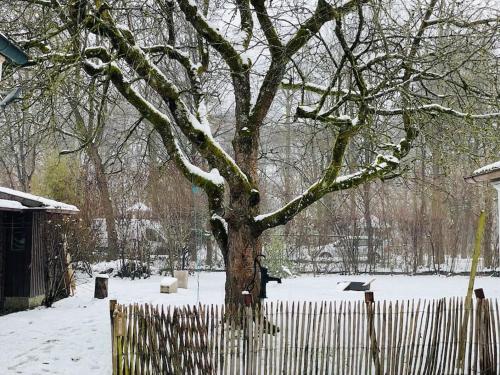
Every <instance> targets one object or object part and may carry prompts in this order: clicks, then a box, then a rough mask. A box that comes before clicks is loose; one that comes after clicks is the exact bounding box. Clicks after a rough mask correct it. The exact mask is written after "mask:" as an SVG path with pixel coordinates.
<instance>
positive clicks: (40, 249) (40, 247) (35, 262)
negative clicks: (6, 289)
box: [30, 212, 47, 297]
mask: <svg viewBox="0 0 500 375" xmlns="http://www.w3.org/2000/svg"><path fill="white" fill-rule="evenodd" d="M45 220H47V214H46V213H45V212H33V225H32V229H31V233H32V234H31V237H32V242H31V267H30V270H31V277H30V297H36V296H40V295H43V294H45V267H46V257H47V252H46V251H45V248H44V230H43V228H44V222H45Z"/></svg>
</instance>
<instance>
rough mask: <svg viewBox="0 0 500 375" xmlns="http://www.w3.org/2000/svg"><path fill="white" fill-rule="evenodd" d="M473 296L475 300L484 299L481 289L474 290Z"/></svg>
mask: <svg viewBox="0 0 500 375" xmlns="http://www.w3.org/2000/svg"><path fill="white" fill-rule="evenodd" d="M474 295H475V296H476V298H477V299H480V300H483V299H484V298H485V297H484V290H483V288H478V289H474Z"/></svg>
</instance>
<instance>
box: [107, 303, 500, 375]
mask: <svg viewBox="0 0 500 375" xmlns="http://www.w3.org/2000/svg"><path fill="white" fill-rule="evenodd" d="M110 308H111V310H110V312H111V328H112V342H113V347H112V349H113V374H120V375H121V374H131V375H133V374H231V375H233V374H251V375H253V374H265V375H268V374H269V375H271V374H297V375H299V374H300V375H302V374H346V375H350V374H352V375H355V374H356V375H357V374H377V375H378V374H411V375H413V374H500V363H499V345H498V341H499V336H500V324H499V319H500V315H499V306H498V302H497V301H496V300H488V299H477V300H476V302H475V303H474V304H473V307H472V308H471V310H470V311H469V312H468V313H466V311H465V305H464V300H463V299H459V298H454V299H453V298H452V299H439V300H418V301H413V300H410V301H403V302H401V301H396V302H384V301H382V302H364V301H356V302H348V301H342V302H312V303H310V302H299V303H289V302H279V303H276V302H274V303H273V302H270V303H264V304H263V305H262V306H261V307H260V308H259V309H255V310H253V309H252V308H248V307H247V308H240V309H235V308H233V309H230V310H229V309H228V308H227V307H226V308H225V307H223V306H216V305H199V306H195V307H192V306H186V307H157V306H156V307H155V306H151V305H140V306H139V305H120V304H115V303H112V304H111V306H110ZM228 311H231V314H228ZM467 316H468V317H467ZM464 317H467V318H466V322H467V324H466V326H464V327H463V328H461V326H463V323H462V322H463V321H464ZM461 332H463V333H464V336H463V340H465V341H462V342H463V344H464V345H465V346H464V349H465V350H464V351H463V353H464V356H463V361H459V356H460V354H459V353H460V349H459V347H460V343H461V338H460V335H461ZM459 363H460V365H459Z"/></svg>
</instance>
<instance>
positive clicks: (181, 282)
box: [174, 271, 188, 289]
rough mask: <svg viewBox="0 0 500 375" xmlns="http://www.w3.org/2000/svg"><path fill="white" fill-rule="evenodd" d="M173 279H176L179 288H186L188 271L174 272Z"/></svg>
mask: <svg viewBox="0 0 500 375" xmlns="http://www.w3.org/2000/svg"><path fill="white" fill-rule="evenodd" d="M174 277H175V278H176V279H177V286H178V287H179V288H183V289H187V288H188V271H174Z"/></svg>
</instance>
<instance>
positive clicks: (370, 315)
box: [365, 292, 382, 375]
mask: <svg viewBox="0 0 500 375" xmlns="http://www.w3.org/2000/svg"><path fill="white" fill-rule="evenodd" d="M374 305H375V297H374V295H373V292H365V306H366V317H367V323H368V326H367V328H368V334H369V336H370V351H371V355H372V361H373V365H374V366H375V374H376V375H382V372H381V368H380V358H379V349H378V344H377V335H376V333H375V321H374V317H375V306H374Z"/></svg>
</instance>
